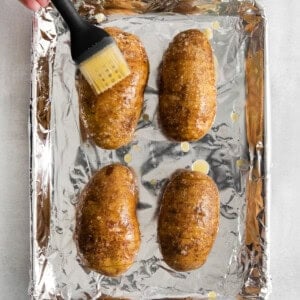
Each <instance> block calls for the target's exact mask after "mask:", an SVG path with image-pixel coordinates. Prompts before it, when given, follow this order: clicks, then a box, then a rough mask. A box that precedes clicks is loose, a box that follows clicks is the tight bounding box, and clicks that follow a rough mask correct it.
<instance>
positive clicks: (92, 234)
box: [76, 164, 140, 276]
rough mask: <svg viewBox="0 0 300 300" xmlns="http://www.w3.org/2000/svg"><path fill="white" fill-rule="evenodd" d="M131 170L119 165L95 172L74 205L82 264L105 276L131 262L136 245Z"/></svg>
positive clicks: (134, 189)
mask: <svg viewBox="0 0 300 300" xmlns="http://www.w3.org/2000/svg"><path fill="white" fill-rule="evenodd" d="M137 202H138V191H137V187H136V178H135V175H134V173H133V172H132V171H131V169H129V168H128V167H125V166H123V165H120V164H114V165H109V166H107V167H105V168H103V169H101V170H100V171H98V173H96V175H95V176H94V177H93V178H92V179H91V181H90V182H89V183H88V185H87V186H86V188H85V189H84V190H83V192H82V194H81V196H80V201H79V206H78V208H77V220H76V221H77V222H76V240H77V245H78V248H79V254H80V256H81V258H82V261H83V263H84V264H85V265H86V266H87V267H89V268H91V269H93V270H95V271H97V272H99V273H101V274H103V275H106V276H118V275H120V274H122V273H124V272H125V271H127V270H128V269H129V268H130V266H131V265H132V264H133V262H134V259H135V257H136V254H137V252H138V250H139V247H140V231H139V224H138V220H137V216H136V206H137Z"/></svg>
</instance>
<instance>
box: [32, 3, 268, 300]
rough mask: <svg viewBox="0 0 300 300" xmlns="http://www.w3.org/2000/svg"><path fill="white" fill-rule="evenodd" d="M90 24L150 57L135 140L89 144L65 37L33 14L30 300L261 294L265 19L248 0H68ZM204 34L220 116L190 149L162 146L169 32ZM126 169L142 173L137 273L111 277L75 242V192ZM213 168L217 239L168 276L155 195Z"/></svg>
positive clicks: (45, 14)
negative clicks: (191, 173)
mask: <svg viewBox="0 0 300 300" xmlns="http://www.w3.org/2000/svg"><path fill="white" fill-rule="evenodd" d="M74 2H75V4H76V7H77V8H78V10H79V12H80V13H81V15H82V16H84V17H85V18H87V19H89V20H91V21H93V22H94V23H101V26H105V27H108V26H117V27H120V28H122V29H123V30H125V31H128V32H131V33H133V34H135V35H137V36H138V37H139V38H140V39H141V41H142V42H143V44H144V46H145V48H146V51H147V53H148V56H149V60H150V68H151V71H150V78H149V82H148V86H147V89H146V92H145V101H144V109H143V113H142V115H141V119H140V121H139V124H138V128H137V130H136V134H135V138H134V140H133V141H132V143H131V144H130V145H128V146H126V147H123V148H121V149H119V150H116V151H107V150H102V149H100V148H98V147H96V146H94V145H93V144H92V143H90V142H89V141H88V140H86V139H85V138H84V135H83V134H82V133H81V127H80V122H79V108H78V92H77V90H76V82H75V81H76V67H75V65H74V63H73V62H72V60H71V56H70V47H69V46H70V38H69V33H68V30H67V28H66V25H65V24H64V22H63V21H62V19H61V18H60V17H59V16H58V14H57V12H56V11H55V10H54V9H53V8H52V7H48V8H46V9H44V10H42V11H40V12H39V13H38V14H36V15H35V18H34V26H33V68H32V103H31V146H32V147H31V172H32V175H31V177H32V181H31V182H32V194H31V199H32V213H31V217H32V223H31V224H32V272H31V285H30V294H31V296H32V298H33V299H100V298H107V297H122V298H126V299H162V298H169V299H170V298H172V299H174V298H186V297H190V298H196V299H214V298H216V297H217V298H218V299H237V298H238V299H265V298H266V297H267V295H268V294H269V292H270V284H269V280H268V278H269V274H268V246H267V242H268V235H267V229H268V227H267V225H268V224H267V223H268V222H267V220H268V209H267V208H268V197H269V190H268V188H267V187H268V181H267V179H266V176H265V174H267V172H266V170H268V162H269V156H268V152H267V151H268V150H265V149H266V147H265V146H266V145H267V141H268V135H267V134H265V133H266V132H267V129H268V126H267V124H268V118H267V117H268V115H267V113H266V112H267V103H268V97H266V96H267V88H266V87H267V85H266V82H267V81H266V80H265V78H266V63H265V62H266V55H265V53H266V47H265V26H266V24H265V18H264V15H263V10H262V9H260V8H259V7H258V6H257V5H256V4H255V3H253V2H249V1H236V0H227V1H225V0H224V1H220V0H219V1H209V0H199V1H190V0H183V1H180V0H176V1H175V0H174V1H167V0H165V1H158V0H147V1H138V0H136V1H121V0H107V1H102V0H85V1H83V0H81V1H79V0H77V1H74ZM190 28H198V29H200V30H203V31H204V32H205V33H206V34H207V37H208V38H209V39H210V42H211V45H212V48H213V50H214V55H215V65H216V72H217V78H218V82H217V88H218V100H217V101H218V110H217V117H216V120H215V123H214V126H213V128H212V129H211V131H210V132H209V133H208V134H207V135H206V136H205V137H204V138H203V139H202V140H200V141H198V142H195V143H174V142H170V141H168V140H167V139H166V138H165V136H164V135H162V133H161V130H160V128H159V126H158V122H157V105H158V86H157V78H158V76H159V74H158V68H159V65H160V63H161V60H162V56H163V53H164V51H165V50H166V49H167V47H168V44H169V43H170V42H171V40H172V39H173V37H174V36H175V35H176V34H177V33H179V32H181V31H183V30H186V29H190ZM114 162H121V163H123V164H128V165H129V166H131V167H132V168H133V169H134V170H135V172H136V173H137V175H138V178H139V190H140V203H139V206H138V218H139V222H140V230H141V233H142V244H141V249H140V251H139V254H138V256H137V258H136V261H135V263H134V265H133V266H132V268H130V270H129V271H128V272H127V273H125V274H124V275H123V276H120V277H117V278H109V277H105V276H103V275H100V274H97V273H96V272H93V271H90V270H88V269H86V268H84V267H83V266H82V265H81V263H80V261H79V259H78V255H77V250H76V244H75V242H74V240H73V234H74V228H75V211H76V204H77V201H78V195H79V194H80V192H81V191H82V189H83V188H84V186H85V185H86V183H87V182H88V180H89V178H91V176H92V174H93V173H94V172H96V171H97V170H98V169H100V168H101V167H103V166H105V165H107V164H110V163H114ZM206 163H208V165H209V175H210V176H211V177H213V178H214V180H215V181H216V183H217V185H218V187H219V190H220V195H221V220H220V228H219V233H218V235H217V240H216V242H215V244H214V247H213V249H212V251H211V253H210V255H209V257H208V260H207V262H206V264H205V265H204V266H203V267H201V268H200V269H198V270H196V271H192V272H183V273H179V272H175V271H173V270H171V269H170V268H169V267H168V266H167V265H166V263H165V262H164V261H163V259H162V256H161V253H160V251H159V245H158V243H157V233H156V229H157V212H158V207H159V195H160V193H161V188H162V186H163V185H164V183H165V182H166V180H168V178H169V177H170V175H171V174H172V173H174V172H175V171H176V170H177V169H180V168H187V169H190V168H192V169H193V168H197V166H199V165H201V164H202V165H203V164H204V165H206Z"/></svg>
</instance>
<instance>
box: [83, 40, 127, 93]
mask: <svg viewBox="0 0 300 300" xmlns="http://www.w3.org/2000/svg"><path fill="white" fill-rule="evenodd" d="M77 63H78V64H79V69H80V71H81V73H82V75H83V76H84V77H85V79H86V80H87V82H88V83H89V84H90V85H91V87H92V88H93V90H94V91H95V93H96V94H100V93H103V92H105V91H106V90H108V89H109V88H111V87H113V86H114V85H116V84H117V83H118V82H120V81H121V80H123V79H124V78H126V77H127V76H128V75H129V74H130V69H129V67H128V65H127V62H126V60H125V58H124V56H123V54H122V52H121V51H120V49H119V48H118V46H117V44H116V43H115V42H114V40H113V39H112V38H111V37H105V38H104V39H102V40H101V41H100V42H99V43H97V44H95V45H94V46H93V47H91V48H89V49H88V50H87V51H85V53H84V54H83V55H82V56H81V57H79V58H78V59H77Z"/></svg>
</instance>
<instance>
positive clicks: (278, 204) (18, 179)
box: [0, 0, 300, 300]
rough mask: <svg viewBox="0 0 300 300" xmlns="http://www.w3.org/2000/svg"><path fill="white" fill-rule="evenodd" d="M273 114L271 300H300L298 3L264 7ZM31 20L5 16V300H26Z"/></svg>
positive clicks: (1, 232)
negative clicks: (266, 22)
mask: <svg viewBox="0 0 300 300" xmlns="http://www.w3.org/2000/svg"><path fill="white" fill-rule="evenodd" d="M261 3H263V4H264V5H265V8H266V13H267V18H268V21H269V45H270V47H269V50H270V53H269V54H270V56H269V64H270V79H271V102H272V104H271V106H272V108H271V112H272V160H273V164H272V169H271V174H272V199H271V274H272V285H273V292H272V295H271V297H270V299H271V300H277V299H278V300H282V299H287V300H290V299H298V297H297V296H300V285H299V280H300V233H299V228H300V196H299V194H298V188H299V185H300V176H299V172H300V151H299V148H300V147H299V146H300V142H299V139H300V138H299V132H300V92H299V88H300V38H299V36H300V34H299V28H300V1H299V0H289V1H285V0H263V1H261ZM30 43H31V13H30V12H29V11H27V10H26V9H24V8H23V7H22V6H21V5H20V4H19V3H18V2H17V0H2V1H1V8H0V290H1V293H0V300H2V299H5V300H22V299H28V296H27V287H28V281H29V229H30V228H29V168H28V166H29V154H28V129H27V128H28V106H29V97H30Z"/></svg>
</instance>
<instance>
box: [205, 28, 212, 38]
mask: <svg viewBox="0 0 300 300" xmlns="http://www.w3.org/2000/svg"><path fill="white" fill-rule="evenodd" d="M204 34H205V36H206V38H207V39H208V40H211V39H212V38H213V32H212V30H211V29H210V28H206V29H205V30H204Z"/></svg>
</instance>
